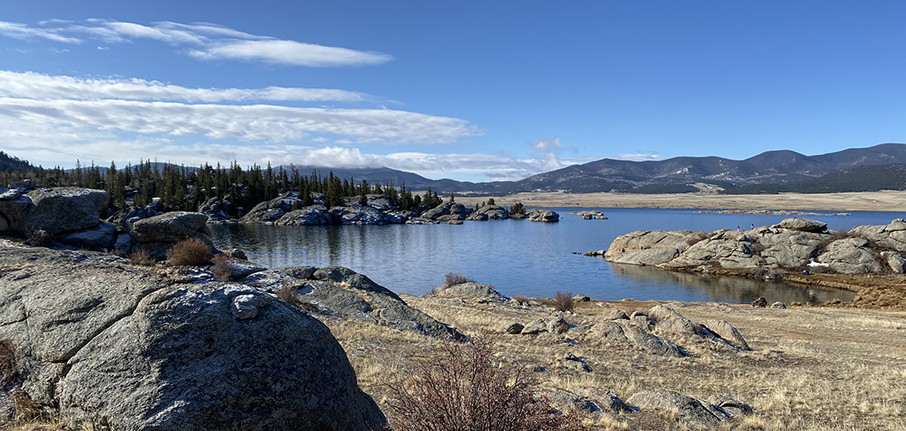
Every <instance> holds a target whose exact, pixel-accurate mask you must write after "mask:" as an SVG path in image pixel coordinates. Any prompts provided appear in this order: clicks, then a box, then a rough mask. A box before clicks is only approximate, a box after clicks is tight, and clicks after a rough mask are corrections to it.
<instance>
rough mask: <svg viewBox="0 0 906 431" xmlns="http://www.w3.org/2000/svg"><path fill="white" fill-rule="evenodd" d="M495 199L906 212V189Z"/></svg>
mask: <svg viewBox="0 0 906 431" xmlns="http://www.w3.org/2000/svg"><path fill="white" fill-rule="evenodd" d="M486 200H487V198H486V197H485V198H474V197H465V196H463V197H458V196H457V197H456V201H457V202H460V203H463V204H466V205H474V204H476V203H479V202H482V201H486ZM494 200H495V202H496V203H497V204H498V205H506V206H509V205H512V204H513V203H515V202H522V203H523V204H525V205H526V206H529V207H592V208H702V209H761V210H765V209H767V210H771V209H774V210H817V211H906V191H881V192H861V193H826V194H806V193H782V194H774V195H718V194H702V193H686V194H651V195H649V194H624V193H563V192H543V193H517V194H513V195H507V196H500V197H497V196H495V197H494Z"/></svg>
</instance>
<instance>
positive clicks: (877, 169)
mask: <svg viewBox="0 0 906 431" xmlns="http://www.w3.org/2000/svg"><path fill="white" fill-rule="evenodd" d="M3 166H5V167H7V168H13V167H14V166H15V167H27V166H30V165H28V163H27V162H25V161H23V160H19V159H17V158H14V157H11V156H8V155H6V154H5V153H3V152H0V167H3ZM282 168H283V167H279V166H278V167H276V168H275V169H278V170H279V169H282ZM295 169H297V170H299V172H300V173H302V174H304V175H310V174H311V172H313V171H317V172H319V173H320V174H321V175H327V173H328V172H333V173H334V175H336V176H338V177H340V178H344V179H345V178H354V179H355V180H356V181H361V180H362V179H365V180H368V182H369V183H371V184H391V185H395V186H400V185H405V186H406V187H407V188H409V189H410V190H425V189H427V188H428V187H430V188H432V189H433V190H434V191H437V192H438V193H450V192H455V193H458V194H477V195H505V194H510V193H518V192H531V191H566V192H572V193H591V192H625V193H683V192H693V191H699V190H702V189H710V190H722V191H724V192H726V193H777V192H797V191H798V192H805V193H818V192H825V193H828V192H842V191H871V190H883V189H893V190H904V189H906V144H880V145H876V146H873V147H868V148H850V149H846V150H843V151H838V152H833V153H827V154H820V155H815V156H806V155H804V154H800V153H797V152H795V151H789V150H780V151H768V152H764V153H761V154H758V155H756V156H753V157H750V158H748V159H745V160H731V159H726V158H722V157H714V156H710V157H674V158H671V159H666V160H657V161H642V162H636V161H627V160H614V159H601V160H597V161H593V162H589V163H585V164H581V165H571V166H567V167H565V168H562V169H557V170H554V171H550V172H544V173H540V174H537V175H533V176H530V177H528V178H525V179H522V180H519V181H496V182H482V183H473V182H463V181H456V180H451V179H440V180H432V179H428V178H425V177H423V176H420V175H418V174H414V173H411V172H405V171H400V170H396V169H390V168H327V167H317V166H296V167H295Z"/></svg>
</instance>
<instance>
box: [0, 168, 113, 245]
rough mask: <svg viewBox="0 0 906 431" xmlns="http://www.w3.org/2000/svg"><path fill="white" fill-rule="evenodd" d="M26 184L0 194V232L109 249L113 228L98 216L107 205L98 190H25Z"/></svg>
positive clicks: (63, 188)
mask: <svg viewBox="0 0 906 431" xmlns="http://www.w3.org/2000/svg"><path fill="white" fill-rule="evenodd" d="M29 184H30V183H28V184H25V185H20V186H19V187H18V188H13V189H8V190H7V191H6V192H4V193H2V195H0V233H7V234H13V235H19V236H29V235H34V234H36V233H40V232H43V233H41V234H40V235H41V236H45V237H46V238H48V239H50V240H53V241H55V242H57V243H60V244H64V245H68V246H72V247H77V248H84V249H91V250H109V249H112V248H114V245H115V243H116V241H117V232H118V229H117V226H116V225H113V224H110V223H105V222H102V221H101V220H100V219H99V218H98V214H99V213H100V212H101V211H103V209H104V208H105V207H106V204H107V193H106V192H104V191H102V190H94V189H85V188H78V187H61V188H53V189H37V190H31V191H29Z"/></svg>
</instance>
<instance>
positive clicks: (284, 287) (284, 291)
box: [277, 280, 320, 313]
mask: <svg viewBox="0 0 906 431" xmlns="http://www.w3.org/2000/svg"><path fill="white" fill-rule="evenodd" d="M297 290H298V287H297V286H296V285H295V284H293V283H292V282H291V281H289V280H283V283H282V284H281V285H280V288H279V289H277V299H279V300H280V301H283V302H285V303H287V304H289V305H295V306H296V307H300V308H302V309H303V310H305V311H308V312H311V313H317V312H318V311H320V309H318V306H317V305H315V304H312V303H309V302H305V301H303V300H302V297H301V296H300V295H299V292H297Z"/></svg>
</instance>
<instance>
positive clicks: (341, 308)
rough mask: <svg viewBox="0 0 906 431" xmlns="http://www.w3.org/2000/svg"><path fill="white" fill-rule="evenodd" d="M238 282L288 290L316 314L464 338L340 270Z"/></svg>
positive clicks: (304, 270) (277, 272)
mask: <svg viewBox="0 0 906 431" xmlns="http://www.w3.org/2000/svg"><path fill="white" fill-rule="evenodd" d="M238 281H239V282H241V283H243V284H246V285H249V286H253V287H256V288H258V289H262V290H265V291H268V292H273V293H276V292H278V291H280V290H281V289H290V290H291V291H292V292H294V293H295V294H297V295H299V296H298V298H299V299H300V301H302V302H304V303H307V304H310V305H313V306H314V308H316V310H317V313H319V314H324V315H327V316H335V317H341V318H353V319H359V320H363V321H366V322H371V323H376V324H379V325H384V326H388V327H392V328H396V329H400V330H404V331H414V332H417V333H420V334H425V335H429V336H433V337H442V338H452V339H456V340H463V339H465V336H463V335H462V334H460V333H459V332H458V331H456V330H455V329H453V328H450V327H449V326H447V325H444V324H443V323H440V322H438V321H437V320H434V319H433V318H431V317H430V316H428V315H427V314H425V313H423V312H421V311H420V310H418V309H415V308H412V307H410V306H409V305H408V304H406V302H405V301H403V300H402V299H401V298H400V297H399V296H397V295H396V294H395V293H393V292H391V291H390V290H388V289H386V288H385V287H383V286H381V285H379V284H377V283H375V282H374V281H372V280H371V279H369V278H368V277H366V276H364V275H362V274H358V273H356V272H355V271H353V270H351V269H349V268H344V267H340V266H329V267H325V268H315V267H299V268H278V269H269V270H266V271H261V272H256V273H254V274H250V275H248V276H247V277H245V278H241V279H239V280H238Z"/></svg>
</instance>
